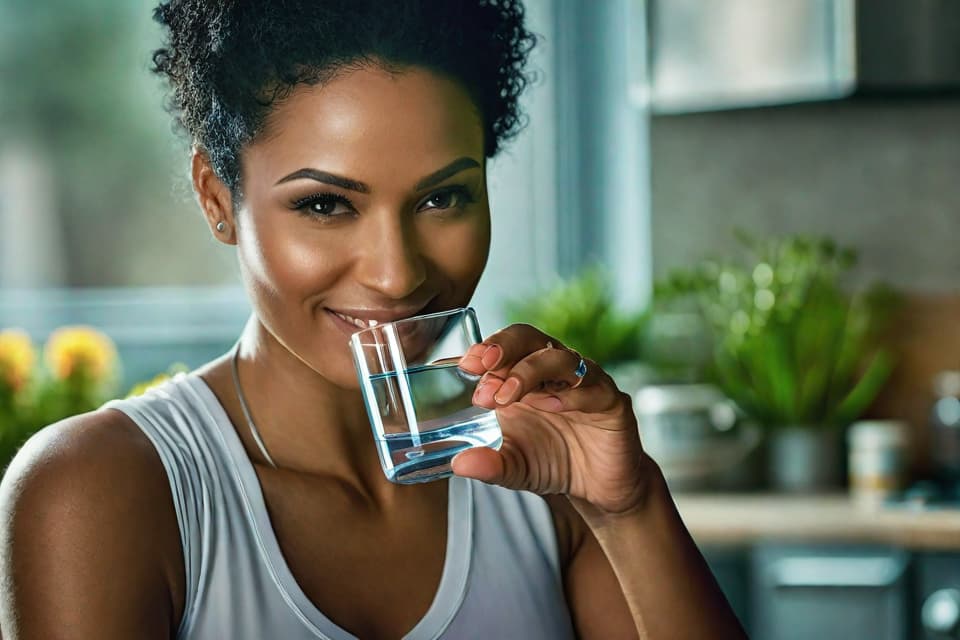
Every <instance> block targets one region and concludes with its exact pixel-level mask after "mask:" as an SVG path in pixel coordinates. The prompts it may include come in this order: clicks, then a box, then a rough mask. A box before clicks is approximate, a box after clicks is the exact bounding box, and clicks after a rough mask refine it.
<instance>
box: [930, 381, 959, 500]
mask: <svg viewBox="0 0 960 640" xmlns="http://www.w3.org/2000/svg"><path fill="white" fill-rule="evenodd" d="M933 391H934V394H935V396H936V398H935V400H934V403H933V410H932V411H931V415H930V462H931V463H932V466H933V473H934V476H935V478H936V479H937V480H938V481H939V482H940V483H942V484H943V485H944V486H946V487H954V486H957V485H958V484H960V371H943V372H941V373H940V374H938V375H937V376H936V377H935V378H934V381H933Z"/></svg>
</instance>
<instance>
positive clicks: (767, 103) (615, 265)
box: [0, 0, 960, 639]
mask: <svg viewBox="0 0 960 640" xmlns="http://www.w3.org/2000/svg"><path fill="white" fill-rule="evenodd" d="M526 5H527V11H528V16H529V23H530V25H531V27H532V28H533V30H535V31H536V32H537V33H539V34H540V36H541V41H540V44H539V46H538V48H537V49H536V50H535V53H534V55H533V58H532V61H531V63H532V64H531V66H532V71H533V73H534V75H535V82H534V84H533V86H532V87H531V89H530V91H529V92H528V94H527V95H526V96H525V103H524V104H525V108H526V112H527V114H528V117H529V125H528V127H527V128H526V130H525V131H524V133H523V134H522V135H521V136H520V137H519V138H518V139H517V140H516V141H515V143H514V144H513V145H512V146H511V147H509V148H508V149H507V151H506V152H504V153H503V155H502V156H501V157H499V158H497V159H496V160H495V161H494V162H493V164H492V166H491V169H490V174H489V175H490V183H491V193H492V203H491V204H492V212H493V217H494V241H493V248H492V255H491V258H490V262H489V266H488V269H487V272H486V273H485V275H484V278H483V280H482V282H481V284H480V287H479V289H478V291H477V294H476V296H475V299H474V306H476V308H477V310H478V313H479V315H480V319H481V327H482V328H483V329H484V331H486V332H491V331H493V330H495V329H496V328H498V327H500V326H502V325H504V324H506V323H507V322H512V321H527V322H533V323H535V324H537V325H539V326H541V327H542V328H544V329H545V330H547V331H548V332H550V333H552V334H554V335H556V336H557V337H558V338H560V339H561V340H564V341H565V342H567V343H568V344H570V345H571V346H574V347H576V348H578V349H579V350H580V351H582V352H583V353H585V354H586V355H588V356H590V357H592V358H594V359H596V360H597V361H599V362H601V363H602V364H604V365H605V366H606V367H608V369H609V370H610V371H611V372H612V373H613V374H614V376H615V377H616V379H617V381H618V383H619V384H620V385H621V387H622V388H623V389H624V390H625V391H627V392H629V393H631V394H632V395H633V397H634V400H635V407H636V410H637V413H638V416H639V418H640V425H641V427H640V428H641V433H642V435H643V438H644V442H645V444H646V447H647V449H648V450H649V452H650V453H651V455H653V456H654V458H656V459H657V461H658V462H659V463H660V465H661V466H662V468H663V469H664V471H665V473H666V475H667V476H668V479H669V481H670V483H671V485H672V486H673V488H674V490H675V493H676V498H677V503H678V506H679V508H680V510H681V513H682V514H683V515H684V517H685V520H686V522H687V524H688V526H689V528H690V530H691V531H692V533H693V534H694V536H695V538H697V540H698V542H699V543H700V544H701V546H702V548H703V549H704V552H705V554H706V555H707V557H708V560H709V561H710V563H711V566H712V567H713V568H714V571H715V573H716V575H717V577H718V579H719V580H720V582H721V584H722V586H723V587H724V589H725V591H726V593H727V595H728V597H729V599H730V601H731V603H732V604H733V605H734V607H735V608H736V610H737V612H738V615H740V617H741V619H742V620H743V622H744V623H745V625H746V626H747V627H748V629H749V630H750V632H751V634H752V636H753V637H756V638H771V639H781V638H810V637H823V638H871V639H873V638H891V639H893V638H931V639H932V638H952V637H960V329H958V326H960V211H958V207H960V180H958V179H957V169H958V166H960V3H957V2H955V1H952V0H859V1H855V0H724V1H723V2H704V1H702V0H646V1H644V0H601V1H593V0H527V1H526ZM158 43H159V31H158V29H157V28H156V27H155V26H154V25H153V23H152V22H151V19H150V7H149V3H147V4H143V3H130V2H123V1H121V0H70V1H69V2H68V1H67V0H47V1H46V2H43V3H34V2H27V1H26V0H2V2H0V455H2V456H3V460H2V464H4V465H5V464H6V461H7V460H8V459H9V456H10V455H12V453H13V452H14V451H15V449H16V447H17V446H19V444H20V443H21V442H22V441H23V439H24V438H25V437H26V436H28V435H29V433H31V432H32V431H33V430H35V429H36V428H38V427H39V426H42V425H43V424H47V423H49V422H50V421H53V420H56V419H59V418H60V417H63V416H64V415H69V414H70V413H75V412H79V411H84V410H88V409H89V408H92V407H94V406H97V405H98V404H99V402H102V401H103V400H104V399H106V398H108V397H111V396H117V395H125V394H127V393H130V392H131V391H132V392H138V391H140V390H142V389H143V387H144V385H146V384H150V382H151V381H154V380H156V379H161V378H162V376H164V375H170V374H172V373H174V372H175V371H176V370H179V369H184V368H192V367H195V366H197V365H199V364H201V363H203V362H205V361H207V360H209V359H211V358H213V357H215V356H217V355H219V354H221V353H223V352H224V351H225V350H226V349H228V348H229V346H230V345H231V343H232V342H233V341H234V340H235V339H236V336H237V335H238V333H239V330H240V328H241V327H242V325H243V323H244V321H245V319H246V317H247V315H248V314H249V312H250V311H249V306H248V304H247V302H246V298H245V295H244V293H243V291H242V290H241V289H240V287H239V280H238V275H237V269H236V265H235V261H234V257H233V253H232V251H231V250H230V249H229V248H227V247H224V246H222V245H221V244H220V243H218V242H216V241H214V240H213V239H212V238H211V237H210V234H209V233H208V232H207V229H206V227H205V225H204V224H203V222H202V220H201V217H200V215H199V209H198V208H197V206H196V203H195V202H194V199H193V196H192V192H191V190H190V186H189V182H188V179H187V177H188V173H187V172H188V162H187V145H186V144H185V142H184V141H183V140H182V139H180V138H179V137H177V136H176V135H175V133H174V132H172V128H171V124H170V119H169V117H168V116H167V114H166V113H165V112H164V111H163V108H162V102H163V97H162V90H161V87H160V86H159V84H158V82H157V81H156V80H155V79H154V78H153V77H152V76H151V75H150V74H149V73H148V71H147V68H148V65H149V59H150V54H151V51H152V50H153V49H154V48H156V47H157V46H158ZM81 361H82V362H84V363H86V364H85V367H78V365H77V363H79V362H81ZM80 370H82V371H81V373H83V375H79V374H78V371H80ZM158 376H160V378H158Z"/></svg>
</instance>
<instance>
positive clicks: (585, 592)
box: [566, 462, 747, 640]
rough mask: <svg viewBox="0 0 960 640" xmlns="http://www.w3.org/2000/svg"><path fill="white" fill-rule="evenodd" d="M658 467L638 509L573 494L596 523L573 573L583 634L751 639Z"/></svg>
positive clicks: (573, 605) (571, 585)
mask: <svg viewBox="0 0 960 640" xmlns="http://www.w3.org/2000/svg"><path fill="white" fill-rule="evenodd" d="M650 472H651V475H652V478H651V480H650V483H649V488H650V490H649V495H648V496H647V499H646V501H645V502H644V505H643V507H642V508H641V509H640V510H637V511H636V512H634V513H631V514H622V515H617V516H605V515H602V514H601V513H600V512H599V511H598V510H596V509H595V508H592V507H591V506H590V505H588V504H585V503H583V502H582V501H580V502H579V504H578V503H577V501H576V499H571V503H573V505H575V506H576V510H577V511H578V512H579V513H580V515H581V516H582V518H583V519H582V520H580V521H579V524H580V526H584V524H585V525H586V526H587V527H588V528H587V530H586V531H585V532H583V533H582V537H583V541H582V543H581V544H580V546H579V548H578V549H577V551H576V552H575V554H574V556H573V558H572V560H571V562H570V568H569V570H568V575H567V579H566V581H567V593H568V600H569V606H570V609H571V613H572V615H573V617H574V622H575V624H576V626H577V631H578V633H579V635H580V637H582V638H633V637H637V634H639V637H641V638H725V639H726V638H729V639H730V640H735V639H737V638H746V637H747V636H746V633H745V632H744V630H743V628H742V626H741V625H740V622H739V621H738V620H737V618H736V617H735V616H734V615H733V612H732V610H731V608H730V606H729V604H728V603H727V601H726V598H725V596H724V595H723V593H722V592H721V591H720V587H719V586H718V585H717V583H716V580H715V579H714V577H713V574H712V573H711V571H710V569H709V568H708V567H707V564H706V561H705V560H704V559H703V556H702V555H701V554H700V551H699V550H698V549H697V546H696V544H695V543H694V541H693V539H692V538H691V537H690V534H689V533H688V532H687V529H686V527H685V526H684V524H683V522H682V520H681V519H680V516H679V514H678V513H677V510H676V508H675V506H674V504H673V499H672V498H671V497H670V494H669V492H668V490H667V487H666V483H665V482H664V481H663V477H662V475H661V474H660V471H659V469H658V468H657V467H656V466H655V465H653V463H652V462H651V463H650Z"/></svg>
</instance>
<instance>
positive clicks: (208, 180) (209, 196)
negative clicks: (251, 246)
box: [190, 146, 237, 244]
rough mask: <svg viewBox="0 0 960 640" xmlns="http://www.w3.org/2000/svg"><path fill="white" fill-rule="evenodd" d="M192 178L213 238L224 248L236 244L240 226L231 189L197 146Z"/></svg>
mask: <svg viewBox="0 0 960 640" xmlns="http://www.w3.org/2000/svg"><path fill="white" fill-rule="evenodd" d="M190 175H191V176H192V178H193V190H194V192H196V194H197V201H198V202H199V204H200V209H201V210H202V211H203V217H204V218H206V220H207V225H208V226H209V227H210V232H211V233H213V237H215V238H216V239H217V240H219V241H220V242H223V243H224V244H237V232H236V229H237V225H236V220H235V217H234V211H233V197H232V196H231V194H230V189H229V188H228V187H227V185H225V184H223V181H222V180H220V178H219V177H218V176H217V173H216V172H215V171H214V170H213V166H212V165H211V164H210V158H209V156H207V153H206V152H205V151H203V150H202V149H200V148H199V147H197V146H194V147H193V151H192V153H191V158H190Z"/></svg>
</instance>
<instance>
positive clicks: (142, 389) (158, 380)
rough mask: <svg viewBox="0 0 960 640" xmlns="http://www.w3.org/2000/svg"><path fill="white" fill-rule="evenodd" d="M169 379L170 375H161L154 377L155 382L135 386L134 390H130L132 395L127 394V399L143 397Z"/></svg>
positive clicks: (148, 381) (149, 381) (150, 381)
mask: <svg viewBox="0 0 960 640" xmlns="http://www.w3.org/2000/svg"><path fill="white" fill-rule="evenodd" d="M169 379H170V376H169V375H168V374H166V373H161V374H159V375H157V376H154V378H153V380H147V381H146V382H140V383H138V384H136V385H134V387H133V389H130V393H128V394H127V397H128V398H132V397H134V396H142V395H143V394H144V393H146V392H147V391H148V390H150V389H152V388H154V387H158V386H160V385H161V384H163V383H164V382H166V381H167V380H169Z"/></svg>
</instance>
